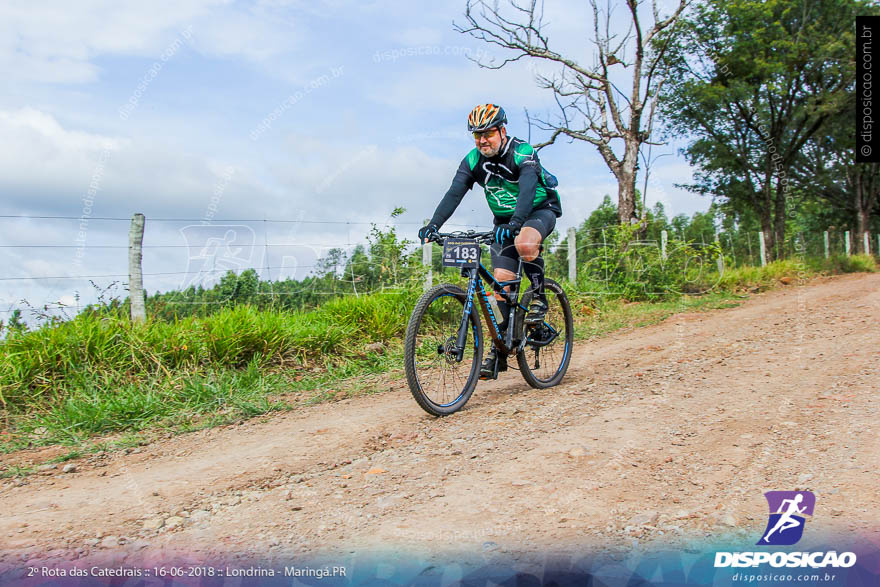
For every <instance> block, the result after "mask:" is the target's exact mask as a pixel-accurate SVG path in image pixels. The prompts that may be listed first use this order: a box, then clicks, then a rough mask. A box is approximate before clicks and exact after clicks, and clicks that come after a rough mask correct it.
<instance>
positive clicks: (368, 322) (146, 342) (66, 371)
mask: <svg viewBox="0 0 880 587" xmlns="http://www.w3.org/2000/svg"><path fill="white" fill-rule="evenodd" d="M876 269H877V267H876V263H875V262H874V260H873V258H872V257H868V256H851V257H844V256H841V257H832V258H831V259H827V260H826V259H807V260H805V261H803V262H798V261H792V260H787V261H777V262H775V263H770V264H768V265H767V266H766V267H743V268H738V269H734V270H728V271H726V272H725V273H724V275H723V276H720V277H719V276H717V274H716V275H715V276H712V275H709V276H707V278H706V279H705V280H704V281H705V283H702V284H697V285H698V286H699V287H701V288H704V289H708V290H709V292H708V293H705V294H703V295H700V296H689V295H678V296H668V297H667V298H666V299H664V300H662V301H659V302H650V303H649V302H628V301H626V300H625V299H623V298H621V297H619V296H614V295H584V294H580V295H579V294H571V295H570V299H571V302H572V306H573V309H574V313H575V316H576V325H575V326H576V327H575V333H576V337H577V338H579V339H584V338H593V337H600V336H604V335H606V334H608V333H610V332H613V331H615V330H619V329H621V328H634V327H642V326H647V325H650V324H656V323H658V322H661V321H663V320H665V319H666V318H667V317H669V316H671V315H673V314H676V313H679V312H685V311H704V310H710V309H716V308H730V307H734V306H736V305H738V304H739V303H740V302H741V300H742V298H743V297H745V296H742V295H739V294H738V293H737V292H743V291H746V292H751V291H759V290H762V289H767V288H770V287H774V286H775V285H776V284H778V283H780V280H785V279H786V278H790V279H791V280H797V279H802V278H808V277H813V276H816V275H818V274H822V273H831V272H848V271H876ZM599 293H602V292H601V291H600V292H599ZM605 293H606V294H607V293H608V292H605ZM419 294H420V292H417V291H415V292H413V291H409V292H407V291H401V292H392V293H385V294H381V295H372V296H362V297H360V298H351V297H348V298H340V299H337V300H333V301H331V302H328V303H326V304H324V305H323V306H321V307H320V308H319V309H318V310H316V311H313V312H309V313H304V312H301V313H294V312H282V311H257V310H255V309H254V308H251V307H248V306H240V307H235V308H228V309H224V310H221V311H219V312H217V313H215V314H213V315H211V316H208V317H205V318H187V319H185V320H179V321H175V322H158V321H148V322H147V323H145V324H131V323H130V322H129V321H128V320H125V319H121V318H116V317H105V318H98V317H95V316H86V315H81V316H78V317H76V318H74V319H73V320H70V321H68V322H63V323H58V324H52V325H47V326H44V327H43V328H40V329H38V330H34V331H26V332H21V333H15V334H12V335H11V336H9V337H8V338H7V339H6V340H5V341H4V342H0V405H2V412H0V417H2V419H3V420H2V422H3V425H2V427H0V453H9V452H13V451H16V450H20V449H23V448H28V447H40V446H48V445H65V446H71V447H74V448H75V450H73V451H71V452H68V453H66V454H65V455H64V456H62V457H56V459H62V460H67V459H72V458H77V457H78V456H81V455H82V454H86V453H90V452H99V451H104V450H115V449H120V448H130V447H134V446H139V445H142V444H146V443H148V442H150V440H151V439H153V438H155V437H156V436H158V435H162V434H174V433H180V432H188V431H193V430H199V429H203V428H208V427H212V426H217V425H222V424H229V423H233V422H237V421H241V420H243V419H246V418H250V417H253V416H255V415H260V414H268V413H271V412H274V411H279V410H287V409H292V408H295V407H297V406H302V405H313V404H317V403H321V402H326V401H333V400H338V399H343V398H346V397H352V396H355V395H362V394H368V393H376V392H377V390H378V389H379V387H378V386H377V385H376V379H377V378H379V377H386V378H387V377H389V376H394V375H400V373H401V372H402V364H403V361H402V356H403V348H402V347H403V344H402V339H403V334H404V329H405V327H406V319H407V317H408V316H409V313H410V311H411V310H412V307H413V306H414V305H415V301H416V299H417V297H418V295H419ZM375 342H379V343H382V345H381V346H382V349H381V350H380V351H378V352H366V351H365V350H364V348H365V347H366V346H367V345H368V344H370V343H375ZM54 462H62V461H61V460H57V461H54ZM28 470H29V469H28V468H27V467H6V468H5V470H4V472H3V473H2V475H3V476H4V477H9V476H18V475H22V474H27V472H28Z"/></svg>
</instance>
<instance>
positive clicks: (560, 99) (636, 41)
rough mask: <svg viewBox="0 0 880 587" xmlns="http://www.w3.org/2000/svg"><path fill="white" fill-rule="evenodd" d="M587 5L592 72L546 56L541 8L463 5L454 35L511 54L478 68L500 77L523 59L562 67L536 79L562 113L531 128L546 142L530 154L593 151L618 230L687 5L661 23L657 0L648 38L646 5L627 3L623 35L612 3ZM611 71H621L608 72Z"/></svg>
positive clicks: (525, 0) (630, 217) (526, 1)
mask: <svg viewBox="0 0 880 587" xmlns="http://www.w3.org/2000/svg"><path fill="white" fill-rule="evenodd" d="M589 1H590V6H591V8H592V13H593V30H592V39H591V41H592V43H593V45H595V48H596V53H595V58H594V63H593V65H592V66H589V67H587V66H584V65H582V64H580V63H578V62H577V61H575V60H574V59H571V58H569V57H566V56H564V55H562V54H560V53H558V52H556V51H554V50H553V49H551V47H550V43H549V39H548V34H547V31H546V29H547V26H546V23H545V22H544V4H543V1H541V2H539V1H538V0H508V4H507V5H506V6H504V7H503V8H502V7H501V6H500V5H499V3H498V2H494V3H488V2H486V1H485V0H467V8H466V10H465V18H466V19H467V23H468V24H467V26H458V25H455V28H456V30H458V31H459V32H461V33H467V34H470V35H471V36H473V37H475V38H477V39H480V40H482V41H484V42H486V43H489V44H492V45H497V46H499V47H501V48H503V49H505V50H508V51H511V52H512V53H513V55H512V56H511V57H508V58H505V59H504V60H503V61H502V62H501V63H496V62H495V61H494V60H486V59H482V60H476V61H477V63H478V64H479V65H480V66H481V67H485V68H488V69H500V68H502V67H504V66H505V65H507V64H508V63H511V62H513V61H518V60H520V59H522V58H523V57H530V58H533V59H537V60H542V61H545V62H549V63H553V64H557V65H558V66H559V68H560V70H559V72H558V73H556V74H554V75H551V76H546V75H542V74H536V78H537V81H538V84H539V85H540V86H541V87H543V88H546V89H548V90H551V91H552V92H553V94H554V98H555V100H556V103H557V105H558V106H559V112H558V113H557V115H556V116H555V117H554V118H553V119H552V120H549V119H548V120H544V119H537V120H536V125H537V126H538V127H539V128H541V129H542V130H546V131H549V132H550V133H551V134H550V138H549V139H548V140H547V141H545V142H543V143H538V144H536V145H535V147H537V148H541V147H545V146H547V145H549V144H552V143H553V142H555V141H556V139H557V138H558V137H559V136H560V135H565V136H566V137H569V138H570V139H572V140H574V139H577V140H581V141H586V142H588V143H591V144H592V145H595V147H596V148H597V149H598V150H599V153H600V154H601V155H602V158H603V159H604V160H605V163H606V164H607V165H608V168H609V169H610V170H611V172H612V173H613V174H614V176H615V178H617V185H618V189H617V211H618V218H619V220H620V222H621V223H638V221H639V219H638V216H637V214H636V200H635V194H636V173H637V171H638V167H639V149H640V147H641V145H642V144H643V143H648V142H649V139H650V137H651V132H652V127H653V120H654V112H655V109H656V105H657V102H656V96H657V94H658V92H659V90H660V88H661V87H662V85H663V82H664V79H665V78H664V73H665V62H664V53H665V51H666V47H667V45H668V44H669V42H670V40H671V39H672V37H673V32H674V25H675V23H676V22H677V20H678V17H679V15H681V13H682V11H683V10H684V9H685V7H686V5H687V4H688V1H689V0H680V1H679V2H678V4H677V6H676V7H675V10H674V11H673V12H672V14H671V15H670V16H668V17H665V18H664V17H661V15H660V9H659V8H658V6H657V0H652V2H651V14H652V16H653V25H652V26H651V27H650V28H649V29H647V30H646V28H645V25H644V24H643V22H642V18H643V16H645V15H644V14H642V13H644V12H645V9H643V10H642V11H641V12H640V10H639V9H640V6H642V5H644V4H646V3H645V2H639V1H638V0H626V2H625V5H626V10H627V11H628V14H627V18H626V19H625V20H626V24H625V25H624V26H623V27H621V26H620V24H619V20H616V19H614V18H613V12H614V7H613V5H614V4H615V2H614V1H613V0H607V1H606V4H605V6H604V8H600V6H599V0H589ZM621 29H625V30H624V32H621ZM615 65H620V66H621V67H620V68H618V69H617V70H616V71H615V70H612V69H611V68H613V66H615ZM621 69H622V70H624V71H620V70H621ZM618 72H619V73H618ZM630 76H631V77H630ZM628 82H631V86H630V90H629V94H628V95H627V94H626V93H624V92H623V91H621V90H620V89H619V88H618V83H619V84H620V85H624V84H626V83H628ZM530 122H531V120H530ZM620 142H622V143H623V150H622V153H621V152H620ZM615 149H616V150H615Z"/></svg>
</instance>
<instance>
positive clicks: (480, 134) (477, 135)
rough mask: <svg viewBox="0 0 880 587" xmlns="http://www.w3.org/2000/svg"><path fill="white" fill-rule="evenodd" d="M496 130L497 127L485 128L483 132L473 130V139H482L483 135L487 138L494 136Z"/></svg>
mask: <svg viewBox="0 0 880 587" xmlns="http://www.w3.org/2000/svg"><path fill="white" fill-rule="evenodd" d="M497 132H498V129H497V128H490V129H489V130H485V131H483V132H475V133H474V139H475V140H478V141H479V140H480V139H482V138H483V137H486V138H487V139H488V138H491V137H493V136H495V133H497Z"/></svg>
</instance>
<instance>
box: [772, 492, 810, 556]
mask: <svg viewBox="0 0 880 587" xmlns="http://www.w3.org/2000/svg"><path fill="white" fill-rule="evenodd" d="M764 497H766V498H767V505H768V506H770V519H769V520H768V521H767V528H766V529H765V530H764V534H763V536H762V537H761V539H760V540H759V541H758V545H760V546H790V545H792V544H795V543H796V542H797V541H798V540H800V539H801V536H803V534H804V523H805V522H806V518H807V517H812V516H813V509H814V508H815V507H816V496H815V495H813V494H812V492H810V491H768V492H767V493H765V494H764Z"/></svg>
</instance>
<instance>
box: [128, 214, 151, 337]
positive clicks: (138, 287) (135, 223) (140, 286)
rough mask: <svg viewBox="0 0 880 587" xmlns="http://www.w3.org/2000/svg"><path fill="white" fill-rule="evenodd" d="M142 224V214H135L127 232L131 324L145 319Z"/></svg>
mask: <svg viewBox="0 0 880 587" xmlns="http://www.w3.org/2000/svg"><path fill="white" fill-rule="evenodd" d="M144 222H145V220H144V215H143V214H141V213H137V214H135V215H134V216H132V217H131V229H130V230H129V232H128V295H129V300H130V301H131V320H132V322H143V321H144V320H146V318H147V312H146V308H145V307H144V271H143V268H142V267H141V262H142V261H143V259H144V255H143V249H142V247H143V244H144Z"/></svg>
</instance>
